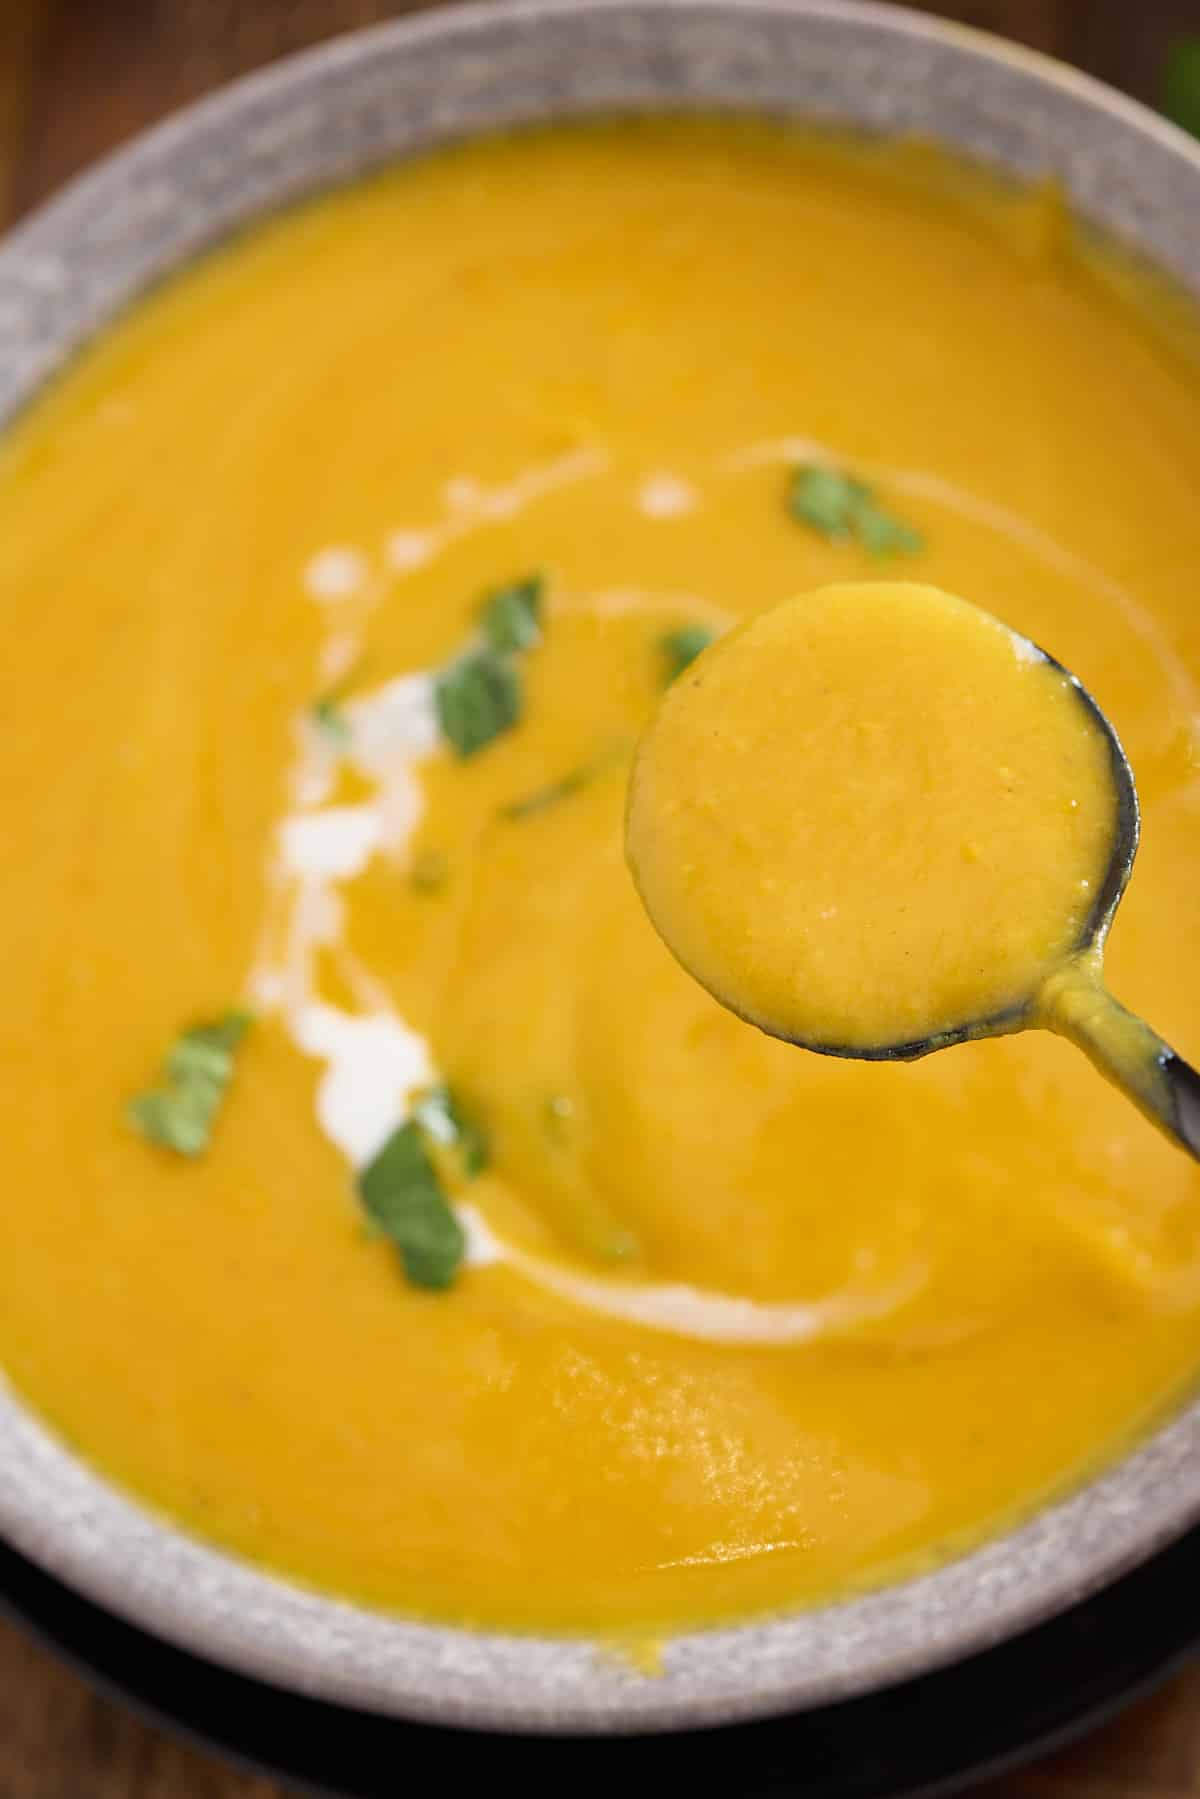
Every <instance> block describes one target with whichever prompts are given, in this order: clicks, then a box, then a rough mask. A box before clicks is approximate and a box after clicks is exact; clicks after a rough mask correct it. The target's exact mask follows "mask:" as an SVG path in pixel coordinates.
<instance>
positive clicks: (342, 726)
mask: <svg viewBox="0 0 1200 1799" xmlns="http://www.w3.org/2000/svg"><path fill="white" fill-rule="evenodd" d="M309 716H310V718H311V719H312V721H313V723H314V725H316V727H317V729H318V731H320V732H321V733H322V735H323V736H325V737H327V738H328V739H329V741H330V743H333V744H336V745H337V747H338V748H339V749H344V748H345V746H346V745H347V744H348V743H349V741H350V721H349V720H348V719H347V717H346V714H345V713H344V712H343V711H342V706H341V701H340V699H339V698H338V696H337V694H335V693H323V694H322V695H321V697H320V699H319V700H316V701H314V703H313V706H312V709H311V711H310V713H309Z"/></svg>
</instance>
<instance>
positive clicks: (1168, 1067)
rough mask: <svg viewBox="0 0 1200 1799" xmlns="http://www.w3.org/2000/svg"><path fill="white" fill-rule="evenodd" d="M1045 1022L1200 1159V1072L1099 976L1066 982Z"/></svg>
mask: <svg viewBox="0 0 1200 1799" xmlns="http://www.w3.org/2000/svg"><path fill="white" fill-rule="evenodd" d="M1042 1022H1043V1023H1045V1024H1047V1025H1048V1026H1049V1027H1050V1029H1051V1030H1055V1031H1058V1032H1059V1033H1060V1034H1061V1035H1062V1036H1064V1037H1069V1038H1070V1040H1071V1042H1072V1043H1074V1044H1076V1045H1077V1046H1078V1047H1079V1048H1080V1049H1081V1050H1082V1051H1083V1053H1084V1054H1085V1055H1086V1056H1087V1057H1088V1058H1089V1059H1090V1061H1091V1062H1092V1063H1093V1064H1094V1065H1095V1067H1096V1068H1098V1069H1099V1071H1100V1073H1101V1074H1102V1075H1104V1076H1106V1077H1107V1079H1108V1080H1110V1081H1112V1082H1113V1083H1114V1084H1115V1085H1116V1086H1118V1087H1119V1088H1120V1089H1121V1091H1122V1093H1124V1094H1126V1095H1127V1096H1128V1097H1129V1098H1130V1099H1131V1100H1133V1102H1134V1104H1135V1105H1136V1106H1138V1107H1140V1109H1141V1110H1142V1112H1144V1113H1145V1115H1146V1117H1147V1118H1148V1119H1149V1120H1150V1122H1151V1123H1152V1124H1156V1125H1157V1126H1158V1128H1159V1129H1160V1130H1161V1131H1163V1132H1165V1134H1166V1135H1167V1136H1168V1137H1170V1138H1171V1140H1172V1142H1174V1143H1177V1144H1179V1145H1180V1146H1181V1147H1182V1148H1183V1149H1186V1150H1187V1152H1188V1154H1189V1155H1191V1156H1194V1157H1195V1158H1196V1160H1197V1161H1200V1073H1198V1072H1197V1070H1196V1069H1194V1068H1193V1067H1192V1065H1191V1063H1190V1062H1185V1061H1184V1059H1183V1057H1182V1056H1180V1055H1177V1054H1176V1052H1175V1051H1174V1050H1173V1049H1172V1048H1171V1046H1170V1044H1169V1043H1166V1042H1164V1040H1163V1039H1162V1038H1161V1037H1160V1036H1159V1035H1158V1034H1157V1032H1156V1031H1152V1030H1151V1029H1150V1026H1149V1025H1148V1024H1146V1023H1145V1021H1144V1020H1143V1019H1141V1018H1139V1017H1138V1016H1137V1015H1136V1013H1134V1012H1129V1011H1126V1009H1125V1007H1124V1006H1122V1005H1121V1004H1120V1003H1119V1002H1118V1001H1117V1000H1115V999H1114V998H1113V996H1112V994H1111V993H1110V992H1109V991H1108V988H1107V987H1106V986H1105V985H1104V983H1103V981H1102V980H1100V979H1099V978H1098V977H1097V978H1095V979H1093V980H1088V981H1081V982H1073V983H1072V984H1071V985H1070V986H1069V987H1064V988H1063V989H1061V990H1060V991H1059V992H1058V993H1057V994H1055V995H1054V997H1053V999H1052V1000H1051V1002H1050V1003H1049V1004H1047V1005H1046V1006H1045V1008H1044V1010H1043V1016H1042Z"/></svg>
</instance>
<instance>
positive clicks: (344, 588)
mask: <svg viewBox="0 0 1200 1799" xmlns="http://www.w3.org/2000/svg"><path fill="white" fill-rule="evenodd" d="M366 580H367V561H366V558H365V556H362V555H361V554H360V553H359V551H358V550H352V549H347V548H345V547H343V546H341V545H338V546H335V547H331V548H329V549H326V550H318V551H317V554H316V555H315V556H313V557H311V558H310V559H309V561H308V562H307V564H306V565H305V569H304V585H305V586H306V587H307V589H308V591H309V593H310V594H311V595H312V597H313V599H314V600H323V601H334V600H348V599H350V598H351V596H352V595H353V594H356V593H358V592H359V591H360V589H361V588H362V587H363V586H364V585H365V583H366Z"/></svg>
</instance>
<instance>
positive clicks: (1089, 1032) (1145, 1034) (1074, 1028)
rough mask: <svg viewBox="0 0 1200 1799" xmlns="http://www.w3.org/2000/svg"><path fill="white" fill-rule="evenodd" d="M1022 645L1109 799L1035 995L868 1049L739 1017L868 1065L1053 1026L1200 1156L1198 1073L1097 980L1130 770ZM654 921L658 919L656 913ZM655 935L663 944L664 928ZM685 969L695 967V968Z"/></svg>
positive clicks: (1094, 718) (1135, 835)
mask: <svg viewBox="0 0 1200 1799" xmlns="http://www.w3.org/2000/svg"><path fill="white" fill-rule="evenodd" d="M1013 635H1014V636H1016V633H1013ZM1022 642H1023V644H1024V645H1025V646H1026V647H1027V649H1028V651H1029V653H1030V654H1031V655H1032V656H1034V657H1040V658H1042V659H1044V661H1045V662H1046V663H1047V664H1048V665H1049V666H1050V667H1051V668H1052V669H1055V670H1056V671H1057V672H1058V673H1060V674H1061V675H1062V676H1063V677H1064V678H1065V679H1066V681H1067V682H1068V683H1069V684H1070V687H1071V689H1072V691H1073V692H1074V693H1075V694H1076V696H1077V697H1078V700H1079V703H1080V704H1081V705H1082V706H1083V707H1084V708H1085V709H1086V711H1087V713H1088V716H1089V719H1090V721H1091V723H1092V724H1093V725H1094V726H1096V727H1097V728H1098V729H1099V731H1100V732H1101V734H1102V735H1103V738H1104V740H1105V742H1106V743H1107V745H1108V752H1109V762H1110V767H1111V770H1112V781H1113V791H1114V797H1115V800H1116V806H1115V817H1116V823H1115V828H1114V834H1113V845H1112V854H1111V856H1110V858H1109V861H1108V865H1107V868H1106V871H1105V875H1104V878H1103V880H1102V881H1101V883H1100V885H1099V890H1098V892H1097V895H1096V899H1095V903H1094V904H1093V906H1092V908H1091V910H1090V912H1089V914H1088V917H1087V919H1086V921H1085V923H1084V925H1083V928H1082V930H1081V932H1080V934H1079V937H1078V939H1077V940H1076V942H1075V944H1074V946H1073V948H1072V949H1071V950H1070V951H1068V953H1067V955H1066V956H1064V958H1063V960H1062V962H1061V964H1060V965H1059V966H1058V968H1057V969H1055V970H1053V971H1052V972H1051V973H1050V975H1049V976H1048V977H1045V978H1043V980H1042V981H1041V982H1040V984H1039V986H1038V987H1037V988H1036V989H1035V990H1034V991H1032V992H1031V993H1029V994H1027V995H1026V996H1025V997H1024V998H1023V999H1020V1000H1018V1001H1016V1002H1015V1003H1013V1004H1011V1005H1008V1006H1006V1007H1005V1009H1004V1010H1003V1011H1001V1012H998V1013H995V1014H993V1015H991V1016H988V1017H985V1018H980V1019H975V1020H971V1021H968V1022H966V1023H963V1024H957V1025H954V1026H951V1027H949V1028H947V1029H944V1030H940V1031H938V1032H935V1033H932V1034H930V1035H929V1036H925V1037H917V1038H912V1039H909V1040H907V1041H903V1042H897V1043H888V1044H869V1045H866V1046H859V1045H849V1044H843V1043H836V1042H815V1041H810V1040H807V1039H805V1038H798V1037H796V1036H794V1035H793V1034H792V1033H791V1032H790V1031H787V1030H785V1029H783V1028H782V1027H781V1028H779V1029H775V1028H773V1026H772V1024H771V1022H770V1020H769V1019H764V1018H763V1017H762V1016H760V1015H758V1014H755V1015H754V1016H751V1015H750V1014H749V1013H746V1014H742V1016H745V1017H746V1018H747V1020H748V1022H751V1023H754V1024H756V1025H758V1027H759V1028H760V1029H762V1030H765V1031H767V1032H768V1034H769V1035H772V1036H776V1037H780V1038H782V1039H783V1040H785V1041H787V1042H791V1043H795V1044H796V1045H797V1047H798V1048H802V1049H808V1050H812V1051H814V1052H815V1053H816V1054H818V1055H823V1056H840V1057H845V1058H847V1059H852V1060H857V1061H867V1062H910V1061H915V1060H916V1059H917V1058H918V1057H921V1056H927V1055H930V1054H932V1053H933V1051H935V1050H940V1049H948V1048H950V1047H951V1045H953V1044H955V1043H965V1042H968V1041H973V1040H975V1039H978V1038H982V1037H1000V1036H1007V1035H1009V1034H1010V1033H1012V1032H1014V1031H1019V1030H1025V1029H1029V1028H1044V1029H1048V1030H1052V1031H1055V1032H1057V1033H1058V1034H1059V1035H1060V1036H1063V1037H1066V1038H1068V1039H1069V1040H1070V1041H1071V1042H1073V1043H1074V1044H1076V1045H1077V1046H1078V1048H1080V1049H1081V1050H1083V1052H1084V1054H1085V1055H1086V1056H1088V1058H1089V1059H1090V1060H1091V1062H1092V1063H1093V1064H1094V1066H1095V1067H1096V1068H1097V1069H1098V1070H1099V1071H1100V1073H1101V1074H1103V1075H1105V1076H1106V1078H1107V1079H1108V1080H1110V1081H1112V1082H1113V1083H1114V1084H1115V1085H1116V1086H1117V1087H1119V1088H1120V1089H1121V1091H1122V1092H1123V1093H1124V1094H1126V1096H1127V1097H1128V1098H1129V1099H1131V1100H1133V1102H1134V1104H1135V1105H1137V1106H1138V1107H1139V1108H1140V1110H1141V1111H1142V1112H1143V1113H1144V1114H1145V1116H1146V1117H1147V1118H1148V1119H1149V1120H1150V1121H1151V1122H1152V1123H1153V1124H1155V1125H1157V1126H1158V1127H1159V1129H1160V1130H1162V1131H1163V1132H1164V1133H1165V1134H1166V1135H1167V1136H1168V1137H1169V1138H1171V1140H1172V1141H1173V1142H1175V1143H1177V1144H1178V1145H1179V1146H1180V1147H1181V1148H1183V1149H1185V1150H1187V1152H1188V1153H1189V1154H1190V1155H1191V1156H1193V1157H1195V1158H1196V1159H1197V1160H1198V1161H1200V1073H1198V1072H1197V1070H1196V1069H1195V1068H1193V1067H1192V1066H1191V1064H1190V1063H1189V1062H1186V1061H1185V1060H1184V1059H1183V1057H1182V1056H1180V1055H1179V1054H1178V1053H1177V1052H1176V1051H1175V1050H1174V1049H1172V1048H1171V1046H1170V1045H1169V1044H1168V1043H1166V1042H1164V1040H1163V1039H1162V1038H1161V1037H1159V1036H1158V1035H1157V1034H1156V1033H1155V1032H1154V1031H1152V1030H1151V1028H1150V1026H1149V1025H1148V1024H1146V1023H1144V1021H1143V1020H1142V1019H1140V1018H1138V1017H1137V1016H1136V1015H1135V1014H1134V1013H1132V1012H1129V1011H1127V1010H1126V1008H1125V1007H1124V1006H1122V1005H1120V1004H1119V1003H1118V1002H1117V1001H1116V1000H1115V999H1114V998H1113V996H1112V995H1111V993H1110V992H1109V991H1108V988H1107V987H1106V986H1105V984H1104V979H1103V950H1104V943H1105V940H1106V938H1107V936H1108V932H1109V929H1110V927H1111V925H1112V921H1113V918H1114V916H1115V914H1116V910H1117V907H1118V905H1119V904H1120V902H1121V898H1122V895H1123V894H1124V892H1125V889H1126V886H1127V885H1128V882H1129V877H1130V874H1131V872H1132V870H1133V863H1134V857H1135V856H1136V854H1137V848H1138V839H1139V836H1140V829H1141V817H1140V810H1139V806H1138V797H1137V787H1136V784H1135V781H1134V777H1133V770H1132V768H1131V767H1130V765H1129V759H1128V757H1127V756H1126V754H1125V751H1124V749H1123V748H1122V745H1121V741H1120V738H1119V737H1118V736H1117V733H1116V731H1115V729H1114V728H1113V726H1112V725H1111V724H1110V722H1109V720H1108V719H1107V718H1106V716H1105V714H1104V713H1103V712H1102V711H1101V709H1100V707H1099V705H1098V704H1097V703H1096V701H1095V699H1093V697H1092V695H1091V694H1090V693H1089V692H1088V691H1087V689H1086V688H1085V687H1084V686H1083V684H1082V683H1081V682H1080V681H1079V679H1078V677H1077V676H1075V675H1073V674H1072V673H1071V672H1070V670H1069V669H1066V668H1064V667H1063V664H1062V663H1061V662H1059V661H1058V660H1057V658H1056V657H1054V656H1051V655H1049V654H1048V653H1047V652H1046V651H1045V650H1042V649H1041V648H1040V646H1038V645H1036V644H1033V643H1031V642H1030V641H1029V640H1028V639H1022ZM644 898H645V895H644V894H643V899H644ZM651 915H652V917H653V909H652V911H651ZM655 923H656V925H657V924H658V920H657V919H655ZM659 928H660V929H661V926H660V927H659ZM663 935H664V937H665V938H666V940H667V942H668V943H670V934H669V932H663ZM692 973H693V974H695V973H696V970H695V969H694V968H693V969H692ZM704 984H705V985H706V986H708V990H709V992H711V993H712V996H713V998H714V999H716V1000H718V1001H719V1002H720V1003H721V1004H723V1005H725V1006H727V1007H729V1008H730V1009H731V1010H734V1011H738V1006H737V1002H736V998H735V997H731V996H730V995H729V994H728V993H722V992H720V991H718V990H717V989H716V988H715V987H713V986H710V985H709V984H708V983H707V982H704Z"/></svg>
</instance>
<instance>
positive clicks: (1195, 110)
mask: <svg viewBox="0 0 1200 1799" xmlns="http://www.w3.org/2000/svg"><path fill="white" fill-rule="evenodd" d="M1162 109H1163V111H1164V112H1165V113H1166V115H1167V117H1168V118H1169V119H1173V120H1174V122H1175V124H1176V125H1182V126H1183V129H1184V130H1185V131H1190V132H1191V133H1192V135H1193V136H1194V137H1200V37H1185V38H1180V39H1179V41H1178V43H1176V44H1175V45H1174V46H1173V47H1172V49H1171V51H1170V53H1169V55H1168V57H1167V63H1166V68H1165V69H1164V71H1163V87H1162Z"/></svg>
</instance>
